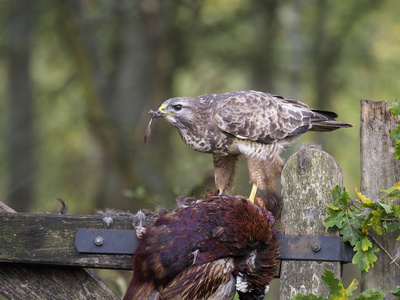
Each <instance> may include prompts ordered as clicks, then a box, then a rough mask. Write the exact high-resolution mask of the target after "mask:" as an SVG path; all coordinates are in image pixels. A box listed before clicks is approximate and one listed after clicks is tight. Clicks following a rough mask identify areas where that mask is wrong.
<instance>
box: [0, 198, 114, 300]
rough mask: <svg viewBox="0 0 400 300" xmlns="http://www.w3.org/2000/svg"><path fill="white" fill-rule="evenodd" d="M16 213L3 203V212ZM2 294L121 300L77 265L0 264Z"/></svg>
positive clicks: (37, 297)
mask: <svg viewBox="0 0 400 300" xmlns="http://www.w3.org/2000/svg"><path fill="white" fill-rule="evenodd" d="M2 212H8V213H13V212H15V211H14V210H12V209H11V208H10V207H8V206H7V205H5V204H4V203H2V202H0V213H2ZM0 295H3V296H5V297H6V298H7V299H13V300H14V299H15V300H19V299H21V300H23V299H71V300H75V299H107V300H116V299H119V297H118V296H117V295H115V294H114V293H113V292H112V291H111V290H110V289H109V288H108V287H107V286H106V285H105V284H104V283H103V282H102V281H101V280H100V279H98V278H97V276H96V275H95V274H94V273H93V272H92V271H90V270H88V269H84V268H77V267H58V266H35V265H22V264H7V263H1V265H0Z"/></svg>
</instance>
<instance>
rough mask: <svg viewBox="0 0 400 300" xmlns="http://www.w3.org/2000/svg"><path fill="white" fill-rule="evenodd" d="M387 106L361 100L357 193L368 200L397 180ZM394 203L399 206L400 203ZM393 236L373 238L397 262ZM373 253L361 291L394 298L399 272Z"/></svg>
mask: <svg viewBox="0 0 400 300" xmlns="http://www.w3.org/2000/svg"><path fill="white" fill-rule="evenodd" d="M391 103H392V102H391V101H389V102H385V101H380V102H374V101H368V100H361V130H360V132H361V191H362V193H363V194H365V195H366V196H367V197H368V198H371V200H379V199H381V197H382V196H383V193H382V192H381V190H383V189H387V188H389V187H391V186H393V185H394V184H395V183H396V182H399V181H400V163H399V161H398V160H396V159H395V158H394V156H393V147H394V142H393V140H392V138H391V136H390V131H391V130H392V129H394V128H396V127H397V121H398V120H399V117H398V116H392V115H391V114H390V112H389V107H390V105H391ZM395 203H396V204H397V205H399V204H400V201H399V200H396V201H395ZM397 236H398V232H397V234H390V235H386V236H383V237H382V236H374V237H375V238H376V239H377V240H378V242H379V243H380V244H381V245H382V246H383V247H384V248H385V249H386V250H387V251H388V252H389V253H390V254H391V255H392V257H397V261H398V262H400V261H399V260H400V255H399V254H400V243H399V242H396V241H395V239H396V237H397ZM374 246H375V247H377V245H374ZM375 254H376V255H377V257H378V260H377V262H376V263H375V267H374V268H373V269H370V270H369V272H363V274H362V282H361V288H362V290H369V289H376V290H381V291H383V292H384V293H385V294H386V298H385V299H397V297H395V296H393V295H391V293H390V290H392V289H394V288H395V286H396V285H399V284H400V270H399V269H398V268H396V266H395V265H394V264H392V263H391V262H392V260H391V259H390V258H389V257H388V256H387V255H386V254H385V253H384V252H383V251H379V252H376V253H375Z"/></svg>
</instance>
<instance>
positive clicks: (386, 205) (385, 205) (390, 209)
mask: <svg viewBox="0 0 400 300" xmlns="http://www.w3.org/2000/svg"><path fill="white" fill-rule="evenodd" d="M377 204H378V205H379V206H380V207H382V208H383V209H384V210H385V212H386V213H387V214H391V213H392V212H393V210H392V205H390V204H386V203H382V202H378V203H377Z"/></svg>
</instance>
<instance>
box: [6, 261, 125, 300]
mask: <svg viewBox="0 0 400 300" xmlns="http://www.w3.org/2000/svg"><path fill="white" fill-rule="evenodd" d="M0 293H1V294H2V295H3V296H5V297H7V298H9V299H16V300H18V299H21V300H26V299H67V300H69V299H70V300H76V299H87V300H91V299H112V300H116V299H119V297H118V296H117V295H115V294H114V293H113V292H112V291H111V290H110V289H109V288H108V287H107V286H106V285H105V284H104V283H103V282H102V281H101V280H100V279H98V278H97V276H96V275H95V274H94V273H93V272H92V271H90V270H87V269H83V268H62V267H50V266H46V267H44V266H21V265H15V264H3V263H2V264H1V267H0Z"/></svg>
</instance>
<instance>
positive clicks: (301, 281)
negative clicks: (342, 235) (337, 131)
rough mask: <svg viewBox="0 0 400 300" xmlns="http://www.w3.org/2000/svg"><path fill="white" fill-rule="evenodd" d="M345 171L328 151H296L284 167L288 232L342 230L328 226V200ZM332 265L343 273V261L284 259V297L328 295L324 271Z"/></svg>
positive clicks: (327, 233) (330, 232)
mask: <svg viewBox="0 0 400 300" xmlns="http://www.w3.org/2000/svg"><path fill="white" fill-rule="evenodd" d="M342 181H343V179H342V172H341V169H340V166H339V165H338V164H337V162H336V161H335V160H334V159H333V158H332V157H331V156H330V155H329V154H327V153H326V152H323V151H321V150H319V149H316V148H313V147H305V148H303V149H302V150H300V151H298V152H296V153H295V154H293V155H292V156H291V157H290V158H289V159H288V161H287V162H286V164H285V167H284V169H283V171H282V177H281V183H282V198H283V201H284V202H283V203H284V204H283V205H284V206H283V211H282V223H283V227H284V233H285V234H293V235H321V236H334V235H338V232H337V231H335V230H332V229H329V230H327V229H326V228H325V227H324V219H325V218H326V217H327V212H326V203H329V202H332V201H333V198H332V194H331V190H332V189H333V188H334V187H335V186H336V185H338V184H339V185H342ZM326 269H330V270H331V271H333V272H334V274H335V275H336V276H337V277H340V276H341V263H340V262H316V261H294V260H284V261H282V263H281V274H280V278H281V285H280V293H281V294H280V295H281V296H280V297H281V299H290V298H291V297H292V296H293V295H295V294H297V293H299V292H302V293H305V294H308V293H310V292H313V293H315V294H317V295H321V296H327V295H328V294H329V288H328V286H327V285H326V284H325V283H324V282H323V281H322V280H321V275H322V274H323V273H324V272H325V270H326Z"/></svg>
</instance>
